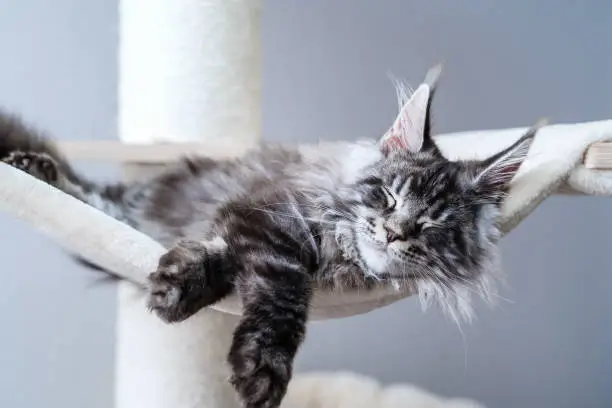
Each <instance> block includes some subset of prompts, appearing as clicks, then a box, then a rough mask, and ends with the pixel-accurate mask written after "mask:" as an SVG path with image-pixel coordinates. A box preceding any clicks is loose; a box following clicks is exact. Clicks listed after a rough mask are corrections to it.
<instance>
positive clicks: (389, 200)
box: [381, 187, 397, 210]
mask: <svg viewBox="0 0 612 408" xmlns="http://www.w3.org/2000/svg"><path fill="white" fill-rule="evenodd" d="M381 188H382V191H383V194H384V195H385V201H386V205H385V208H386V209H387V210H393V209H394V208H395V205H396V204H397V201H396V200H395V197H393V194H391V192H390V191H389V190H387V188H385V187H381Z"/></svg>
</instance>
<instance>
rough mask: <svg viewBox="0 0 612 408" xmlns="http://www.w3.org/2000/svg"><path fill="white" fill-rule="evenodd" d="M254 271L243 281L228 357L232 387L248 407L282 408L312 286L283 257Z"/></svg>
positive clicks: (240, 279)
mask: <svg viewBox="0 0 612 408" xmlns="http://www.w3.org/2000/svg"><path fill="white" fill-rule="evenodd" d="M253 268H254V270H253V271H252V273H250V274H248V275H247V276H239V277H238V283H237V290H238V293H239V295H240V297H241V299H242V302H243V305H244V308H243V318H242V320H241V322H240V323H239V325H238V327H237V328H236V331H235V332H234V338H233V342H232V347H231V350H230V352H229V356H228V361H229V363H230V365H231V367H232V377H231V383H232V385H233V386H234V387H235V389H236V391H237V392H238V394H239V396H240V398H241V400H242V402H243V404H244V405H243V406H244V407H245V408H277V407H279V406H280V403H281V401H282V399H283V397H284V396H285V393H286V391H287V386H288V384H289V381H290V379H291V376H292V371H293V361H294V358H295V355H296V353H297V351H298V348H299V346H300V345H301V343H302V341H303V339H304V336H305V332H306V321H307V317H308V307H309V303H310V299H311V296H312V282H311V277H310V276H309V275H308V274H307V273H306V272H305V271H304V270H302V267H301V266H300V265H299V264H298V263H297V262H296V263H292V262H290V261H288V260H286V259H283V258H282V257H280V256H279V257H276V258H275V259H274V258H272V259H261V260H260V261H259V264H258V265H256V266H254V267H253Z"/></svg>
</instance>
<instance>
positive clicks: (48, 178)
mask: <svg viewBox="0 0 612 408" xmlns="http://www.w3.org/2000/svg"><path fill="white" fill-rule="evenodd" d="M2 161H3V162H4V163H6V164H8V165H11V166H13V167H15V168H18V169H19V170H22V171H24V172H26V173H28V174H29V175H31V176H33V177H36V178H37V179H40V180H42V181H44V182H46V183H54V182H56V181H57V178H58V174H59V173H58V169H57V163H56V162H55V160H54V159H53V158H52V157H51V156H49V155H48V154H46V153H36V152H22V151H13V152H10V153H9V155H8V156H7V157H3V158H2Z"/></svg>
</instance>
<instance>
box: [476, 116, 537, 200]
mask: <svg viewBox="0 0 612 408" xmlns="http://www.w3.org/2000/svg"><path fill="white" fill-rule="evenodd" d="M547 123H548V121H547V120H546V119H541V120H539V121H538V122H537V123H536V124H535V125H533V126H532V127H531V128H529V129H528V130H527V132H525V134H524V135H523V136H521V137H520V138H519V139H518V140H517V141H516V142H514V143H513V144H512V145H511V146H509V147H507V148H505V149H504V150H502V151H501V152H499V153H497V154H495V155H493V156H491V157H489V158H488V159H485V160H483V161H481V162H480V163H478V166H477V172H476V175H475V178H474V182H475V183H476V184H477V185H479V186H481V187H485V188H487V189H491V190H494V191H503V190H506V189H507V188H508V187H509V186H510V182H511V181H512V180H513V179H514V176H516V173H517V172H518V170H519V168H520V167H521V165H522V164H523V162H524V161H525V159H526V158H527V155H528V154H529V150H530V148H531V145H532V143H533V141H534V139H535V135H536V134H537V133H538V131H539V130H540V128H542V127H543V126H545V125H546V124H547Z"/></svg>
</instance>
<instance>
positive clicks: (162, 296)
mask: <svg viewBox="0 0 612 408" xmlns="http://www.w3.org/2000/svg"><path fill="white" fill-rule="evenodd" d="M207 254H208V251H207V247H206V246H205V245H204V244H203V243H200V242H195V241H186V240H185V241H180V242H179V243H178V244H176V245H175V246H174V247H173V248H171V249H170V250H169V251H168V252H167V253H166V254H165V255H163V256H162V257H161V258H160V259H159V264H158V267H157V271H156V272H154V273H152V274H150V275H149V278H148V279H149V299H148V307H149V309H150V310H152V311H153V312H155V314H157V316H159V317H160V318H161V319H162V320H164V321H166V322H168V323H173V322H179V321H182V320H185V319H187V318H188V317H190V316H191V315H193V314H194V313H196V312H197V311H198V310H199V309H201V306H200V304H201V302H200V301H199V299H198V298H197V297H198V294H199V293H201V291H202V288H203V287H204V286H205V285H206V275H207V271H206V265H207Z"/></svg>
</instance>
